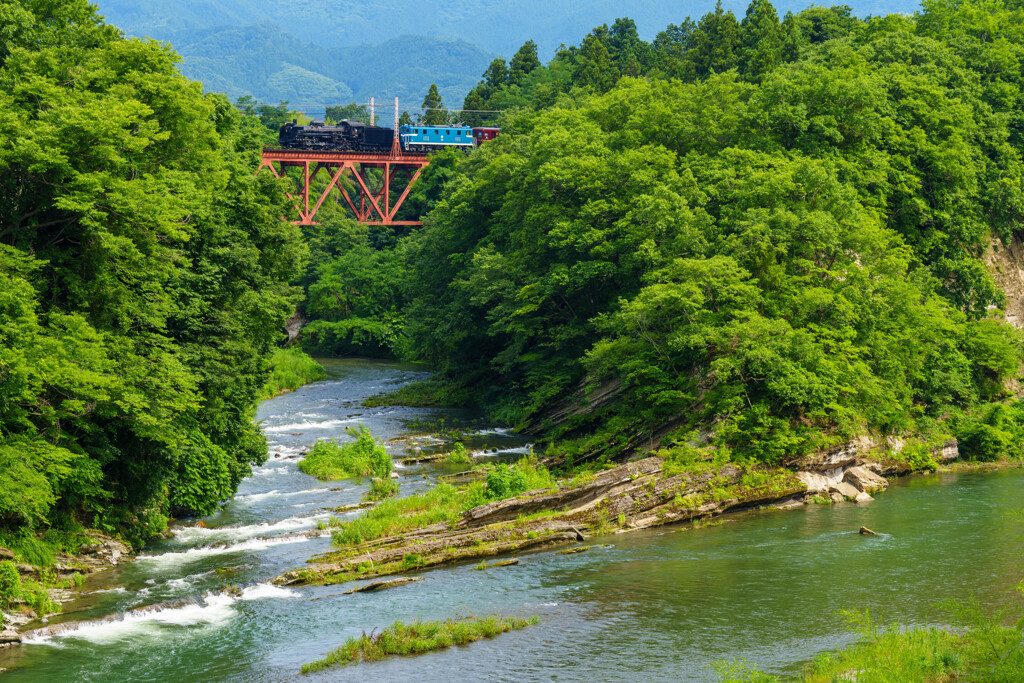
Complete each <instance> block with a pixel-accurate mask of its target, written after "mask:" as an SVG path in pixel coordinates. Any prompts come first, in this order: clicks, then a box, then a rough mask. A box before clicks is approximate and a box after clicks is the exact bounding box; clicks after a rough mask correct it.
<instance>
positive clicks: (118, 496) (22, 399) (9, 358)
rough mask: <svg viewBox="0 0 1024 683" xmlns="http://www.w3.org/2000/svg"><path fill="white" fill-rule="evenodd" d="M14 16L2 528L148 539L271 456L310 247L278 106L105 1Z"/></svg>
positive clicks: (1, 309) (3, 246)
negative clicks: (106, 15) (260, 121)
mask: <svg viewBox="0 0 1024 683" xmlns="http://www.w3.org/2000/svg"><path fill="white" fill-rule="evenodd" d="M0 16H3V17H4V19H3V23H4V41H3V44H2V46H0V102H2V106H0V171H2V172H0V177H2V180H0V183H2V189H0V198H2V202H0V545H3V546H6V547H10V548H12V549H15V551H16V552H19V553H20V558H21V559H29V560H31V557H34V556H39V553H35V555H30V553H29V552H28V550H25V549H28V548H30V547H33V546H34V545H37V544H38V538H39V537H43V538H44V540H45V542H46V543H51V544H56V545H58V546H62V545H66V546H67V548H68V549H73V550H75V551H77V549H78V547H79V545H80V544H81V542H80V541H78V540H77V538H76V536H75V533H76V532H77V531H80V530H81V529H82V528H83V527H87V528H96V529H100V530H104V531H108V532H116V533H120V534H123V535H124V536H125V537H126V538H128V539H130V540H132V541H134V542H136V543H139V542H141V541H142V540H143V539H145V538H147V537H149V536H150V535H152V534H154V533H157V532H159V531H161V530H162V529H163V528H164V526H165V524H166V521H167V516H168V514H171V513H172V512H196V513H200V514H205V513H209V512H211V511H212V510H214V509H215V507H216V505H217V503H218V501H221V500H224V499H226V498H228V497H230V496H231V495H233V493H234V491H235V489H236V487H237V485H238V483H239V481H240V480H241V479H242V477H244V476H245V475H247V474H248V473H249V472H250V465H251V464H254V463H261V462H262V461H263V460H264V458H265V457H266V443H265V441H264V438H263V436H262V434H261V433H260V431H259V429H258V428H257V426H256V425H255V424H254V423H253V421H252V418H253V417H254V410H255V404H256V401H257V399H258V398H259V397H260V392H261V390H262V387H263V385H264V381H265V380H266V377H267V370H268V366H269V362H268V359H269V357H270V354H271V352H272V350H273V348H274V346H275V342H276V341H278V338H279V336H280V330H281V326H282V323H283V319H284V318H285V316H286V315H288V314H289V313H290V312H291V311H292V310H293V306H294V302H295V298H296V297H295V295H296V294H297V290H296V289H295V288H293V287H292V286H290V285H288V283H287V281H288V280H289V279H290V278H291V276H292V274H293V273H294V272H295V271H296V269H299V268H301V267H302V264H303V261H304V258H305V253H306V252H305V247H304V246H303V245H302V243H301V242H300V241H299V237H300V235H299V233H298V231H297V229H296V228H295V227H294V226H292V225H290V224H288V223H287V222H284V221H281V220H280V218H279V217H280V215H281V214H282V213H283V212H284V211H285V210H286V206H287V203H286V198H285V196H284V194H283V192H282V190H281V188H280V187H279V186H278V185H277V184H276V183H275V181H273V180H270V179H267V178H263V177H254V175H253V169H254V168H255V167H256V165H257V164H258V160H259V152H260V147H259V135H260V134H259V131H258V130H257V129H256V128H257V126H255V125H254V124H253V122H252V121H250V120H248V119H243V118H242V117H241V116H240V115H239V114H238V113H237V111H236V110H235V108H234V107H233V106H232V105H231V104H230V103H229V102H228V100H227V99H226V98H225V97H223V96H220V95H209V94H204V93H203V91H202V89H201V87H200V86H199V84H197V83H193V82H190V81H188V80H186V79H185V78H183V77H181V76H180V75H179V74H178V71H177V62H178V57H177V55H175V54H174V52H172V51H171V50H170V48H168V47H167V46H165V45H161V44H158V43H154V42H144V41H140V40H127V39H125V38H123V37H122V36H121V34H120V32H119V31H118V30H117V29H115V28H113V27H110V26H107V25H105V24H103V23H102V22H101V21H100V20H99V19H98V18H97V16H96V14H95V11H94V9H93V8H92V7H91V6H90V5H88V4H87V3H86V2H85V0H81V1H77V0H76V1H72V2H61V3H55V2H52V1H50V0H28V1H27V2H26V1H19V2H13V3H12V2H2V3H0ZM44 533H45V536H44ZM19 549H22V550H24V552H23V551H22V550H19ZM49 557H50V561H52V558H53V553H52V551H51V552H50V553H49Z"/></svg>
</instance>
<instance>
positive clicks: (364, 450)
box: [298, 425, 392, 480]
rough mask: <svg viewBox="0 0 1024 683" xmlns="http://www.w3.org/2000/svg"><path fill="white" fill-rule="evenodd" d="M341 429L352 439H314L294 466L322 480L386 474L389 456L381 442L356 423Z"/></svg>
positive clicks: (383, 476) (389, 469)
mask: <svg viewBox="0 0 1024 683" xmlns="http://www.w3.org/2000/svg"><path fill="white" fill-rule="evenodd" d="M345 431H346V432H348V435H349V436H351V437H353V438H354V439H355V441H349V442H346V443H338V442H336V441H333V440H332V441H317V442H316V444H314V445H313V448H312V449H311V450H310V451H309V453H308V454H306V457H304V458H303V459H302V460H300V461H299V464H298V468H299V469H300V470H302V471H303V472H305V473H306V474H309V475H311V476H314V477H316V478H318V479H322V480H332V479H354V478H355V477H369V476H373V477H378V478H380V479H387V478H389V477H390V476H391V467H392V462H391V456H390V455H388V452H387V450H385V449H384V446H382V445H381V444H379V443H377V441H376V440H375V439H374V438H373V434H371V433H370V430H369V429H367V428H366V427H365V426H364V425H359V426H358V427H347V428H346V429H345Z"/></svg>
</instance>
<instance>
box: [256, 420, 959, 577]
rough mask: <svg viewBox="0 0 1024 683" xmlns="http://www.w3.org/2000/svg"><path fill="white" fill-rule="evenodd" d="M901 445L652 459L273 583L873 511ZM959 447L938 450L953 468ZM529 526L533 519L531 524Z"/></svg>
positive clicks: (349, 552)
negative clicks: (774, 462) (700, 527)
mask: <svg viewBox="0 0 1024 683" xmlns="http://www.w3.org/2000/svg"><path fill="white" fill-rule="evenodd" d="M900 448H902V443H892V444H886V445H885V446H884V447H883V446H881V445H880V444H879V443H877V442H875V441H873V440H871V439H869V438H866V437H865V438H861V439H857V440H854V441H851V442H848V443H846V444H844V445H842V446H838V447H835V448H832V449H829V450H827V451H823V452H821V453H817V454H814V455H811V456H808V457H805V458H802V459H800V460H797V461H794V462H791V463H789V466H788V467H780V468H774V469H772V468H763V467H758V468H750V469H745V468H741V467H738V466H736V465H731V464H730V465H725V466H721V467H712V466H710V464H706V466H705V467H704V468H697V469H695V470H692V471H688V472H683V473H678V474H673V473H671V471H669V472H666V471H665V464H666V463H665V461H664V460H662V459H661V458H659V457H655V456H652V457H648V458H644V459H641V460H635V461H632V462H628V463H625V464H623V465H619V466H618V467H615V468H612V469H609V470H605V471H602V472H598V473H596V474H594V475H593V476H591V477H589V478H586V479H584V480H583V481H582V482H580V481H576V482H575V483H574V485H572V486H570V485H563V486H561V487H560V488H558V489H553V490H552V489H542V490H536V491H527V492H525V493H522V494H520V495H518V496H515V497H514V498H508V499H506V500H499V501H495V502H493V503H487V504H485V505H480V506H478V507H475V508H473V509H472V510H468V511H466V512H465V513H463V515H462V517H461V518H459V519H458V520H457V521H456V522H454V523H451V524H447V523H438V524H434V525H432V526H428V527H424V528H421V529H417V530H415V531H411V532H408V533H405V534H399V535H395V536H389V537H386V538H379V539H375V540H373V541H368V542H365V543H362V544H359V545H353V546H348V547H344V548H339V549H337V550H334V551H332V552H328V553H324V554H322V555H317V556H315V557H313V558H311V559H310V560H309V562H308V566H307V567H304V568H301V569H296V570H293V571H290V572H287V573H285V574H282V575H281V576H278V577H277V578H276V579H274V582H275V583H277V584H279V585H304V584H334V583H342V582H345V581H351V580H354V579H369V578H373V577H379V576H387V575H393V574H398V573H406V572H409V571H416V570H420V569H426V568H431V567H436V566H441V565H447V564H452V563H456V562H464V561H468V560H478V559H482V558H488V557H494V556H497V555H508V554H518V553H522V552H524V551H528V550H529V551H533V550H541V549H545V548H548V547H551V546H560V545H569V544H571V543H574V542H579V541H582V540H584V539H585V538H586V536H587V535H594V534H602V535H603V534H609V533H619V532H624V531H632V530H636V529H646V528H650V527H655V526H660V525H664V524H675V523H680V522H688V521H697V520H706V519H708V518H710V517H712V516H715V515H720V514H723V513H725V512H732V511H739V510H743V509H750V508H757V507H765V506H769V505H771V506H774V507H777V508H787V507H793V506H796V505H801V504H803V503H806V502H810V501H811V500H812V499H814V500H821V499H822V498H824V499H827V500H831V501H833V502H837V503H838V502H842V501H845V500H853V501H856V502H858V503H867V502H870V501H871V500H873V498H872V494H873V493H877V492H878V491H881V490H884V489H885V488H886V487H887V486H888V485H889V482H888V480H887V479H886V476H899V475H901V474H906V473H908V472H910V467H909V466H908V465H907V464H906V463H905V462H902V461H900V460H898V459H896V458H892V457H888V456H885V455H880V454H881V453H884V452H886V449H888V451H889V452H898V450H899V449H900ZM958 455H959V452H958V447H957V443H956V441H950V442H947V443H945V444H943V445H942V446H940V447H938V448H937V449H935V451H934V452H933V457H934V458H935V459H936V460H937V461H939V462H948V461H950V460H953V459H956V458H957V457H958ZM531 516H532V518H531Z"/></svg>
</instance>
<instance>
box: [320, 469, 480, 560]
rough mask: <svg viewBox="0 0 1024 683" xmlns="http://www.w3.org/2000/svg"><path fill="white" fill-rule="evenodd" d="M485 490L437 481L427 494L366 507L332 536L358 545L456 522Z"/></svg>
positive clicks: (474, 486) (336, 540)
mask: <svg viewBox="0 0 1024 683" xmlns="http://www.w3.org/2000/svg"><path fill="white" fill-rule="evenodd" d="M482 490H483V484H482V483H481V482H475V483H474V484H473V485H470V486H469V487H467V488H463V489H457V488H455V487H454V486H452V485H451V484H438V485H437V486H435V487H434V488H432V489H430V490H429V491H427V492H425V493H419V494H416V495H412V496H406V497H405V498H389V499H387V500H384V501H381V502H380V503H378V504H377V505H376V506H375V507H373V508H370V509H369V510H367V511H366V514H365V515H363V516H362V517H357V518H355V519H353V520H351V521H349V522H345V523H343V524H342V525H341V526H340V527H339V528H337V529H335V530H334V531H333V532H332V534H331V538H332V540H333V541H334V543H335V544H336V545H358V544H360V543H363V542H365V541H372V540H375V539H378V538H385V537H387V536H393V535H395V534H400V533H405V532H408V531H413V530H415V529H420V528H422V527H425V526H430V525H431V524H437V523H438V522H453V521H455V520H456V519H458V517H459V515H460V514H461V513H462V510H463V509H464V507H465V505H466V504H467V502H472V501H475V500H482V498H483V495H482Z"/></svg>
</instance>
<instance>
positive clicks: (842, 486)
mask: <svg viewBox="0 0 1024 683" xmlns="http://www.w3.org/2000/svg"><path fill="white" fill-rule="evenodd" d="M832 490H833V491H835V492H836V493H838V494H839V495H841V496H842V497H843V498H849V499H851V500H853V499H854V498H856V497H857V494H858V493H860V491H858V490H857V489H856V488H855V487H854V486H852V485H850V484H847V483H846V482H845V481H841V482H839V483H838V484H833V485H832Z"/></svg>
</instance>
